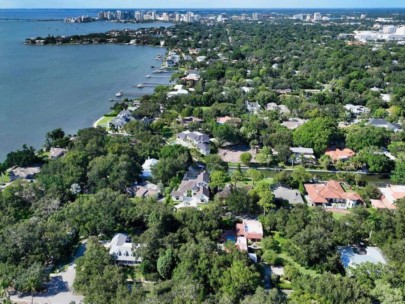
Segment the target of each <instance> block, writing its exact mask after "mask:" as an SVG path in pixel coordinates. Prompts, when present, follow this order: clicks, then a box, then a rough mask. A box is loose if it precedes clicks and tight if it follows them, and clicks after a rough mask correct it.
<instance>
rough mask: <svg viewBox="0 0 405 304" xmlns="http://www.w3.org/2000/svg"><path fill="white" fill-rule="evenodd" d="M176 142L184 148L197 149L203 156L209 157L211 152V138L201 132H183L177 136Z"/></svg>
mask: <svg viewBox="0 0 405 304" xmlns="http://www.w3.org/2000/svg"><path fill="white" fill-rule="evenodd" d="M176 142H177V143H178V144H179V145H182V146H184V147H187V148H194V149H197V150H198V151H199V152H200V153H201V154H202V155H208V154H210V152H211V149H210V146H209V142H210V138H209V136H208V135H207V134H204V133H201V132H190V131H184V132H181V133H179V134H177V139H176Z"/></svg>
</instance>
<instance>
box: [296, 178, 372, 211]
mask: <svg viewBox="0 0 405 304" xmlns="http://www.w3.org/2000/svg"><path fill="white" fill-rule="evenodd" d="M304 186H305V190H306V192H307V193H308V196H306V198H307V201H308V202H309V203H310V204H311V205H312V206H323V207H325V208H342V209H347V208H352V207H355V206H357V205H363V204H364V201H363V199H362V198H361V196H360V195H358V194H357V193H356V192H352V191H350V192H346V191H345V190H344V189H343V187H342V186H341V184H340V183H339V182H338V181H334V180H331V181H328V182H327V183H321V184H305V185H304Z"/></svg>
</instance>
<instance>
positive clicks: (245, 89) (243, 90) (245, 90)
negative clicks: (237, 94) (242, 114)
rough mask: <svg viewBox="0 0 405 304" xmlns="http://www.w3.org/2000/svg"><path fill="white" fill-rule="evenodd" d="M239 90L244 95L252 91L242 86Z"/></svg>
mask: <svg viewBox="0 0 405 304" xmlns="http://www.w3.org/2000/svg"><path fill="white" fill-rule="evenodd" d="M240 89H241V90H242V92H243V93H246V94H249V93H250V92H252V91H253V88H250V87H246V86H243V87H241V88H240Z"/></svg>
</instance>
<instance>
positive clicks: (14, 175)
mask: <svg viewBox="0 0 405 304" xmlns="http://www.w3.org/2000/svg"><path fill="white" fill-rule="evenodd" d="M40 171H41V168H40V167H25V168H23V167H14V168H11V169H10V170H9V175H10V181H15V180H16V179H26V180H33V179H34V177H35V175H37V174H38V173H39V172H40Z"/></svg>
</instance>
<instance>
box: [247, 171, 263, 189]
mask: <svg viewBox="0 0 405 304" xmlns="http://www.w3.org/2000/svg"><path fill="white" fill-rule="evenodd" d="M246 175H247V176H248V177H249V178H250V179H251V180H252V181H253V185H255V184H256V183H257V182H258V181H259V180H262V179H263V178H264V176H263V173H261V172H260V171H259V170H256V169H248V170H247V171H246Z"/></svg>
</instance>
